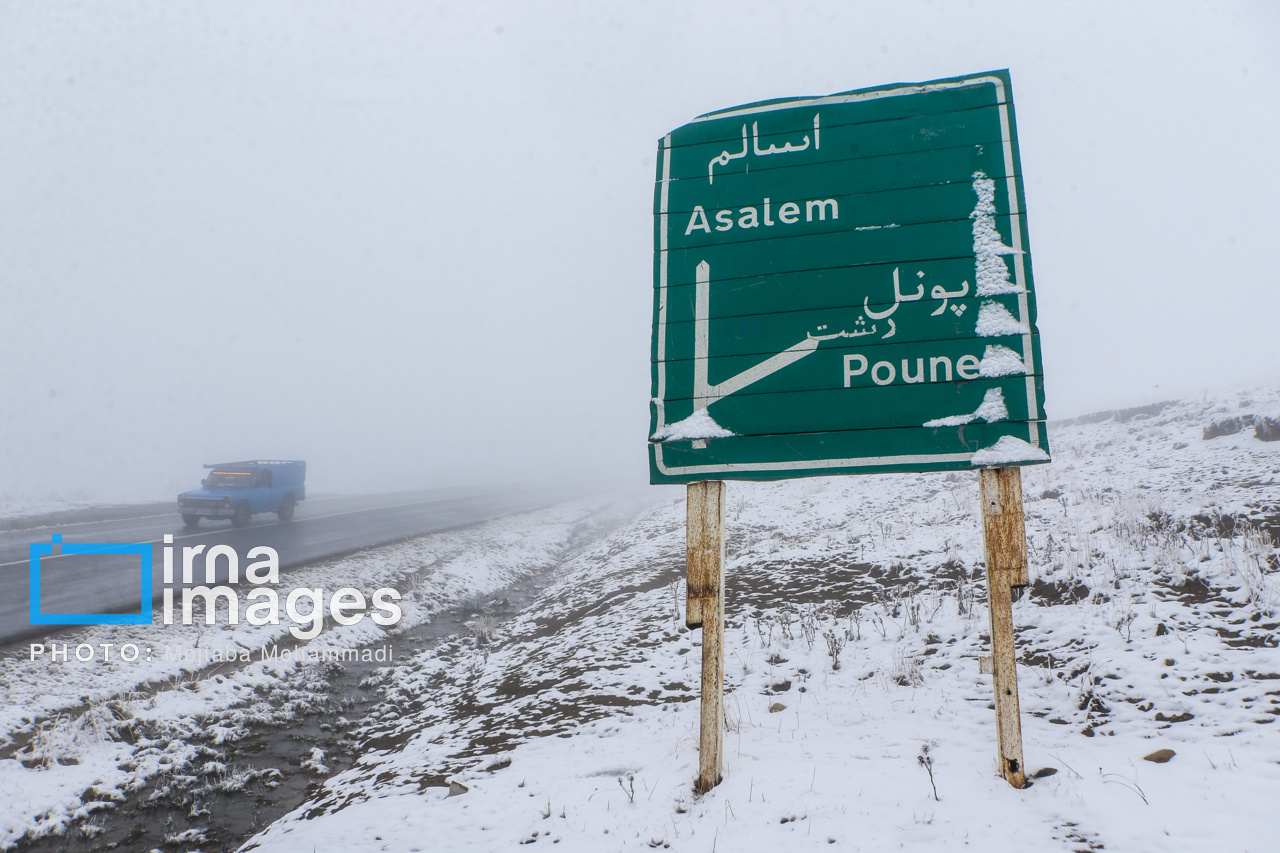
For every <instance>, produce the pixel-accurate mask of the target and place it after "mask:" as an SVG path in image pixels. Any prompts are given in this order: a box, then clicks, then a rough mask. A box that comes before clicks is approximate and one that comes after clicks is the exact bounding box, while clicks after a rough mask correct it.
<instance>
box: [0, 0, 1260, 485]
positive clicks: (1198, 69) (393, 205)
mask: <svg viewBox="0 0 1280 853" xmlns="http://www.w3.org/2000/svg"><path fill="white" fill-rule="evenodd" d="M996 68H1008V69H1010V73H1011V75H1012V79H1013V85H1014V95H1015V103H1016V106H1017V115H1018V124H1019V137H1020V143H1021V154H1022V163H1023V168H1024V171H1025V174H1026V181H1027V183H1026V198H1027V206H1028V215H1029V229H1030V235H1031V251H1032V258H1033V264H1034V268H1035V280H1036V286H1037V291H1038V302H1039V307H1040V323H1039V327H1040V331H1041V335H1042V343H1043V352H1044V362H1045V367H1044V369H1045V387H1046V407H1047V410H1048V414H1049V416H1050V417H1051V418H1052V417H1063V416H1068V415H1074V414H1080V413H1082V412H1086V411H1091V410H1095V409H1099V408H1104V407H1113V406H1123V405H1132V404H1138V403H1142V402H1147V401H1152V400H1157V399H1164V398H1168V397H1172V396H1178V395H1187V394H1199V393H1200V392H1202V391H1203V390H1204V389H1206V388H1219V387H1223V386H1234V385H1241V384H1247V383H1262V382H1275V381H1277V380H1280V332H1278V331H1277V324H1278V323H1280V296H1278V295H1277V292H1278V289H1280V276H1278V275H1277V272H1276V264H1275V261H1274V255H1275V246H1276V244H1277V241H1278V240H1280V237H1278V236H1277V235H1280V227H1278V226H1280V215H1278V214H1277V212H1276V211H1277V205H1278V204H1280V166H1278V165H1277V160H1278V157H1277V155H1278V152H1280V94H1278V93H1280V5H1278V4H1274V3H1269V2H1253V3H1249V2H1239V3H1206V2H1197V3H1175V2H1167V1H1166V0H1161V2H1144V3H1115V2H1107V3H1029V2H1015V3H987V2H938V0H935V2H914V3H912V2H885V3H868V2H862V3H853V2H847V3H830V4H824V3H808V4H804V7H803V8H801V4H796V3H769V4H755V3H750V2H732V3H727V2H726V3H697V2H680V3H670V4H663V3H635V2H629V3H616V4H613V3H603V2H590V3H582V4H569V3H550V2H543V3H519V2H512V3H477V2H467V3H452V4H443V3H428V2H403V3H392V2H368V0H361V2H355V0H348V2H329V3H319V2H313V0H308V2H298V3H287V2H273V3H263V2H256V0H255V2H244V3H232V2H189V3H183V2H172V0H164V2H154V3H135V2H86V3H58V2H46V0H39V2H10V0H0V501H3V500H5V499H8V500H10V501H14V500H24V499H33V498H37V497H49V496H60V497H64V498H77V497H80V498H90V499H94V498H97V499H104V500H124V499H129V500H135V499H145V498H155V499H168V498H171V497H172V495H173V493H175V492H176V491H178V490H179V489H183V488H189V487H191V486H193V485H195V483H196V481H197V480H198V478H199V476H200V474H201V470H200V465H201V464H202V463H204V462H214V461H222V460H224V459H236V458H245V457H261V456H282V457H288V458H301V459H306V460H307V461H308V462H309V463H310V466H311V467H310V476H309V483H310V485H311V487H312V489H313V490H321V491H354V490H373V489H382V488H406V487H414V486H424V487H425V486H434V485H445V484H457V483H468V482H515V481H523V482H532V481H538V480H545V479H548V478H556V477H568V478H571V479H576V480H578V481H588V482H599V483H600V484H601V485H610V484H627V483H634V484H640V483H643V482H646V479H647V475H648V469H647V463H646V458H645V439H646V430H647V428H648V424H649V420H648V407H647V400H648V397H649V370H648V357H649V337H650V322H651V309H652V302H651V299H652V291H651V288H652V263H651V260H652V235H653V229H652V198H653V169H654V161H655V157H654V155H655V147H656V142H657V140H658V138H659V137H660V136H662V135H663V134H664V133H666V132H667V131H669V130H671V129H673V128H675V127H677V126H679V125H681V124H684V123H685V122H687V121H689V120H690V119H692V118H694V117H695V116H697V115H699V114H700V113H704V112H707V111H710V110H714V109H719V108H723V107H728V106H731V105H734V104H738V103H743V102H748V101H758V100H763V99H767V98H775V97H786V96H799V95H822V94H828V93H831V92H837V91H843V90H848V89H854V88H861V87H865V86H874V85H879V84H884V83H892V82H899V81H904V82H914V81H920V80H929V79H934V78H939V77H947V76H955V75H960V74H965V73H969V72H975V71H985V70H990V69H996Z"/></svg>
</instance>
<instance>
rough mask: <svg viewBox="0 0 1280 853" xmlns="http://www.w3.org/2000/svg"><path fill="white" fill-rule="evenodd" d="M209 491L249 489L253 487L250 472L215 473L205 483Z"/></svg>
mask: <svg viewBox="0 0 1280 853" xmlns="http://www.w3.org/2000/svg"><path fill="white" fill-rule="evenodd" d="M204 485H205V488H208V489H247V488H249V487H250V486H252V485H253V474H252V473H250V472H249V471H214V472H213V473H212V474H210V475H209V476H208V477H207V478H206V479H205V481H204Z"/></svg>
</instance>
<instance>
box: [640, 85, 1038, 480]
mask: <svg viewBox="0 0 1280 853" xmlns="http://www.w3.org/2000/svg"><path fill="white" fill-rule="evenodd" d="M1024 211H1025V204H1024V201H1023V197H1022V180H1021V166H1020V163H1019V159H1018V148H1017V133H1016V125H1015V122H1014V114H1013V103H1012V97H1011V90H1010V83H1009V76H1008V73H1007V72H1005V71H994V72H987V73H983V74H975V75H970V76H968V77H960V78H954V79H948V80H936V81H932V82H928V83H920V84H897V85H893V86H885V87H880V88H876V89H866V90H859V91H856V92H847V93H842V94H838V95H831V96H827V97H821V98H795V99H788V100H781V101H772V102H765V103H759V104H748V105H745V106H741V107H735V108H732V109H728V110H722V111H719V112H715V113H710V114H708V115H705V116H702V117H700V118H698V119H697V120H695V121H693V122H691V123H689V124H687V125H685V126H684V127H681V128H679V129H677V130H674V131H672V132H671V133H670V134H668V135H667V136H666V137H664V138H663V139H662V140H661V142H660V144H659V150H658V179H657V187H656V191H655V199H654V212H655V217H654V219H655V258H654V283H655V290H654V334H653V347H652V352H651V360H652V367H653V370H652V380H653V393H652V398H653V399H652V403H651V407H650V409H651V412H650V431H649V435H650V473H651V479H652V481H653V482H655V483H678V482H692V481H696V480H707V479H778V478H781V477H796V476H817V475H825V474H836V473H872V472H880V471H929V470H953V469H965V468H972V467H974V466H980V465H990V464H1014V465H1018V464H1032V463H1035V462H1043V461H1048V458H1049V457H1048V449H1049V448H1048V441H1047V438H1046V434H1045V430H1044V411H1043V399H1044V391H1043V382H1042V373H1041V369H1040V363H1041V362H1040V345H1039V335H1038V333H1037V332H1036V325H1035V324H1036V313H1035V300H1034V288H1033V281H1032V276H1031V258H1030V255H1029V253H1028V240H1027V223H1026V216H1025V212H1024Z"/></svg>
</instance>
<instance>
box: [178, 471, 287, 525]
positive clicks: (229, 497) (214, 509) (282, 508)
mask: <svg viewBox="0 0 1280 853" xmlns="http://www.w3.org/2000/svg"><path fill="white" fill-rule="evenodd" d="M204 467H206V468H209V469H212V470H211V471H210V473H209V476H208V477H206V478H204V479H203V480H201V481H200V488H198V489H195V490H193V491H190V492H183V493H182V494H180V495H178V512H179V513H181V514H182V520H183V521H184V522H185V523H186V525H187V526H188V527H195V526H197V525H198V524H200V519H202V518H229V519H231V523H232V524H233V525H235V526H236V527H244V526H245V525H246V524H248V523H249V519H250V518H252V517H253V515H254V514H255V513H259V512H274V513H275V514H276V515H277V516H278V517H279V519H280V520H281V521H289V520H291V519H292V518H293V509H294V507H296V506H297V505H298V501H300V500H303V499H305V498H306V496H307V489H306V479H307V463H305V462H295V461H279V460H262V459H259V460H255V461H252V462H221V463H219V464H217V465H206V466H204Z"/></svg>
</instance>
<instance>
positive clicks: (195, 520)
mask: <svg viewBox="0 0 1280 853" xmlns="http://www.w3.org/2000/svg"><path fill="white" fill-rule="evenodd" d="M182 523H183V524H185V525H186V526H187V527H199V526H200V516H198V515H184V516H183V517H182Z"/></svg>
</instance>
